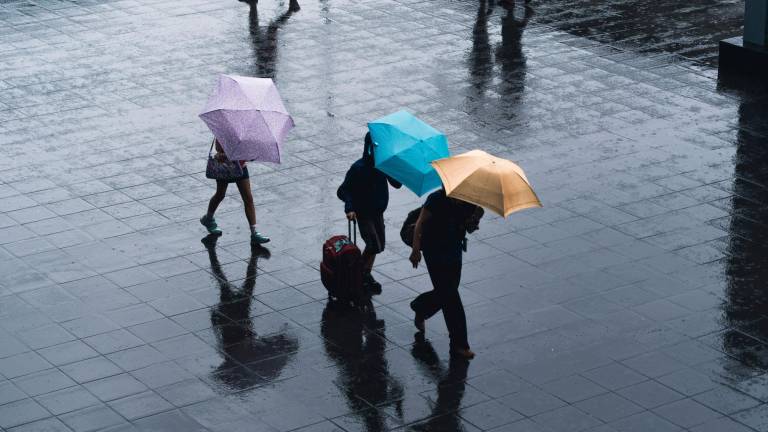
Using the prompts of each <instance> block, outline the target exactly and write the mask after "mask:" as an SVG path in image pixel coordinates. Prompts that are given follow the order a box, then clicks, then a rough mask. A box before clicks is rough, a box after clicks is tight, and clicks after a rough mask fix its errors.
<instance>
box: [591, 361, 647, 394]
mask: <svg viewBox="0 0 768 432" xmlns="http://www.w3.org/2000/svg"><path fill="white" fill-rule="evenodd" d="M581 375H582V376H584V377H585V378H587V379H589V380H591V381H594V382H595V383H597V384H599V385H601V386H603V387H605V388H607V389H609V390H617V389H620V388H622V387H628V386H631V385H633V384H637V383H640V382H642V381H645V380H646V378H645V377H644V376H643V375H640V374H639V373H637V372H635V371H634V370H632V369H630V368H628V367H626V366H624V365H622V364H620V363H611V364H609V365H607V366H602V367H599V368H596V369H592V370H590V371H587V372H584V373H582V374H581Z"/></svg>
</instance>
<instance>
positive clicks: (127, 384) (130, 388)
mask: <svg viewBox="0 0 768 432" xmlns="http://www.w3.org/2000/svg"><path fill="white" fill-rule="evenodd" d="M84 387H85V388H86V389H88V391H89V392H91V393H93V394H94V395H95V396H96V397H97V398H99V399H100V400H102V401H104V402H108V401H112V400H115V399H119V398H122V397H125V396H129V395H133V394H136V393H140V392H142V391H144V390H146V389H147V387H146V386H145V385H144V384H142V383H141V382H139V381H137V380H136V379H135V378H133V377H132V376H130V375H128V374H120V375H115V376H111V377H107V378H102V379H100V380H96V381H91V382H88V383H85V384H84Z"/></svg>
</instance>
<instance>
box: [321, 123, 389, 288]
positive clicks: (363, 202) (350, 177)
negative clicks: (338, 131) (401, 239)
mask: <svg viewBox="0 0 768 432" xmlns="http://www.w3.org/2000/svg"><path fill="white" fill-rule="evenodd" d="M374 162H375V161H374V155H373V139H371V133H370V132H368V133H367V134H365V144H364V147H363V157H362V158H360V159H358V160H357V161H356V162H355V163H353V164H352V166H351V167H350V168H349V171H347V174H346V176H345V177H344V182H343V183H342V184H341V186H339V189H338V191H337V192H336V195H337V196H338V197H339V199H340V200H342V201H344V213H346V214H347V219H349V220H355V221H357V227H358V229H359V230H360V237H362V239H363V241H364V242H365V249H364V250H363V284H364V285H365V286H366V287H367V288H368V289H369V290H370V291H371V292H372V293H374V294H380V293H381V284H380V283H379V282H377V281H376V279H374V278H373V275H371V271H372V270H373V263H374V262H375V261H376V255H378V254H380V253H381V252H383V251H384V244H385V242H386V237H385V226H384V211H385V210H386V209H387V205H388V204H389V186H388V185H387V183H389V184H390V185H392V187H394V188H396V189H399V188H400V187H401V186H402V184H401V183H400V182H398V181H397V180H395V179H393V178H391V177H389V176H388V175H386V174H384V173H383V172H381V171H379V170H378V169H376V166H375V165H374Z"/></svg>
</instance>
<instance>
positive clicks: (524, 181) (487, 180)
mask: <svg viewBox="0 0 768 432" xmlns="http://www.w3.org/2000/svg"><path fill="white" fill-rule="evenodd" d="M432 166H434V167H435V170H436V171H437V174H438V175H439V176H440V179H441V180H442V181H443V187H445V192H446V194H447V195H448V196H449V197H452V198H456V199H460V200H462V201H467V202H471V203H472V204H477V205H479V206H482V207H486V208H488V209H489V210H491V211H494V212H496V213H498V214H500V215H501V216H503V217H507V216H509V214H510V213H513V212H516V211H518V210H522V209H526V208H531V207H541V206H542V205H541V201H539V198H538V197H537V196H536V193H535V192H534V191H533V189H532V188H531V184H530V183H529V182H528V178H527V177H526V176H525V173H524V172H523V169H522V168H520V167H519V166H517V164H515V163H513V162H511V161H508V160H506V159H502V158H498V157H496V156H493V155H490V154H488V153H486V152H484V151H482V150H472V151H469V152H467V153H463V154H460V155H458V156H453V157H449V158H445V159H438V160H436V161H433V162H432Z"/></svg>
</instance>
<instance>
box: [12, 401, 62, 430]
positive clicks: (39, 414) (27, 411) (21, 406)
mask: <svg viewBox="0 0 768 432" xmlns="http://www.w3.org/2000/svg"><path fill="white" fill-rule="evenodd" d="M50 416H51V414H50V413H49V412H48V411H46V410H45V408H43V407H42V406H40V404H38V403H37V402H35V401H34V400H33V399H22V400H19V401H16V402H11V403H8V404H5V405H0V427H2V428H5V429H10V428H12V427H14V426H19V425H22V424H24V423H30V422H33V421H35V420H41V419H44V418H48V417H50Z"/></svg>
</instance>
